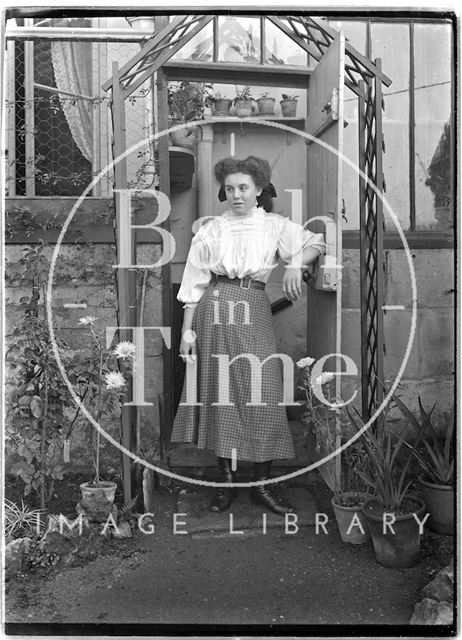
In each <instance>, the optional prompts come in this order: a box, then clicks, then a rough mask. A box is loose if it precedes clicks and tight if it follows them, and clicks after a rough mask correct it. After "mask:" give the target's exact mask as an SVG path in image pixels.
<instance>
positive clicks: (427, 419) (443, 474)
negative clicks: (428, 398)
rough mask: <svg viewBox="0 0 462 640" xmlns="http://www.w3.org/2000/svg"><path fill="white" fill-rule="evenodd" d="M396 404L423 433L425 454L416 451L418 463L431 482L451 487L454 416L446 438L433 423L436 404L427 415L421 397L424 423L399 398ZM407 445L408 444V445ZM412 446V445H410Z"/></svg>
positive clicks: (420, 402)
mask: <svg viewBox="0 0 462 640" xmlns="http://www.w3.org/2000/svg"><path fill="white" fill-rule="evenodd" d="M395 402H396V404H397V405H398V407H399V408H400V409H401V411H402V413H403V414H404V415H405V416H406V418H408V420H409V422H410V423H411V424H412V425H413V426H414V427H415V429H416V430H417V432H418V433H422V434H423V436H422V444H423V447H424V451H425V453H424V454H422V453H421V452H420V451H419V450H418V449H415V450H414V455H415V457H416V458H417V461H418V463H419V465H420V467H421V468H422V470H423V471H424V472H425V474H426V476H427V479H428V480H430V482H433V483H435V484H440V485H447V486H450V485H452V484H453V483H454V449H455V446H454V415H453V414H452V415H451V417H450V420H449V425H448V428H447V429H446V431H445V434H444V437H443V438H441V437H439V436H438V434H437V432H436V430H435V428H434V427H433V424H432V422H431V415H432V413H433V410H434V409H435V407H436V402H435V404H434V405H433V407H432V408H431V410H430V412H429V413H427V412H426V411H425V409H424V407H423V405H422V401H421V399H420V397H419V408H420V413H421V417H422V421H421V422H419V420H418V419H417V418H416V417H415V416H414V414H413V413H412V411H411V410H410V409H409V408H408V407H407V406H406V404H405V403H404V402H403V401H402V400H401V399H400V398H398V397H395ZM406 444H407V443H406ZM408 446H411V445H408Z"/></svg>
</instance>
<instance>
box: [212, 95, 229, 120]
mask: <svg viewBox="0 0 462 640" xmlns="http://www.w3.org/2000/svg"><path fill="white" fill-rule="evenodd" d="M232 104H233V101H232V100H230V99H229V98H219V99H218V100H215V102H214V105H213V107H214V114H215V115H216V116H228V115H229V110H230V108H231V105H232Z"/></svg>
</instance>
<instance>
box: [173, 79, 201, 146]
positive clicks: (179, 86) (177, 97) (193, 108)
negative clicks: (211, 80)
mask: <svg viewBox="0 0 462 640" xmlns="http://www.w3.org/2000/svg"><path fill="white" fill-rule="evenodd" d="M205 90H206V85H204V84H202V83H200V82H185V81H183V82H170V83H169V84H168V91H167V103H168V108H169V120H170V124H171V125H178V124H183V123H191V122H192V121H194V120H202V119H203V116H204V109H205V106H206V104H205ZM196 132H197V127H195V126H188V127H184V128H183V129H179V130H178V131H171V132H170V139H171V141H172V144H174V145H175V146H177V147H186V148H192V147H194V145H195V144H196Z"/></svg>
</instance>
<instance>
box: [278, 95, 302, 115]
mask: <svg viewBox="0 0 462 640" xmlns="http://www.w3.org/2000/svg"><path fill="white" fill-rule="evenodd" d="M297 98H298V96H289V95H287V94H286V93H283V94H282V100H281V101H280V103H279V104H280V105H281V111H282V115H283V116H284V118H294V117H295V115H296V113H297V104H298V102H297Z"/></svg>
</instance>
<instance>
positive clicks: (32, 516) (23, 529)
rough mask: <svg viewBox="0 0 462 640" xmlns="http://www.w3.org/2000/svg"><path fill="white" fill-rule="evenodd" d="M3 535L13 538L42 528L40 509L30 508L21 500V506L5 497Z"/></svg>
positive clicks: (28, 534) (37, 531)
mask: <svg viewBox="0 0 462 640" xmlns="http://www.w3.org/2000/svg"><path fill="white" fill-rule="evenodd" d="M4 513H5V537H6V540H7V541H9V540H14V539H15V538H20V537H23V536H30V535H33V534H36V533H39V532H40V531H41V529H42V528H43V522H42V520H41V515H42V513H43V511H42V509H31V508H30V507H28V506H27V505H25V504H24V501H23V500H21V506H18V505H17V504H16V503H15V502H12V501H11V500H8V499H6V498H5V511H4Z"/></svg>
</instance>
